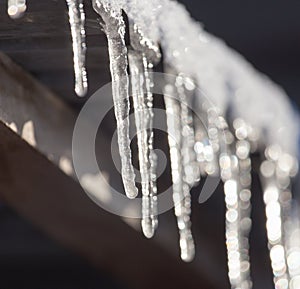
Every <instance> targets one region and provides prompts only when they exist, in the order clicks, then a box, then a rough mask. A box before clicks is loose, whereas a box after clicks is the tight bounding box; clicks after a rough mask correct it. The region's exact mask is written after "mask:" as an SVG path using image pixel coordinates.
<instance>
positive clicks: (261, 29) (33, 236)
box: [0, 0, 300, 289]
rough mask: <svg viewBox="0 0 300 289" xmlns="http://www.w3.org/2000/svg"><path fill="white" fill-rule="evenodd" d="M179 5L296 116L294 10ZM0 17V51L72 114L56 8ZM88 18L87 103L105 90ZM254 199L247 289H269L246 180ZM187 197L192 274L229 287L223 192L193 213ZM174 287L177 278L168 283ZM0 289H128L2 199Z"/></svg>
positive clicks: (66, 38)
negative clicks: (281, 94) (278, 93)
mask: <svg viewBox="0 0 300 289" xmlns="http://www.w3.org/2000/svg"><path fill="white" fill-rule="evenodd" d="M86 2H89V1H86ZM181 2H182V3H183V4H185V5H186V7H187V9H188V10H189V12H190V13H191V15H192V16H193V17H194V18H195V19H197V20H198V21H200V22H202V23H203V24H204V27H205V29H206V30H207V31H209V32H211V33H212V34H214V35H216V36H218V37H220V38H222V39H224V40H225V41H226V43H227V44H228V45H229V46H230V47H232V48H233V49H235V50H237V51H238V52H240V53H241V54H242V55H243V56H244V57H245V58H246V59H247V60H248V61H250V62H251V63H252V64H253V65H254V66H255V67H256V68H257V69H258V70H260V71H261V72H263V73H265V74H267V75H268V76H269V77H271V79H272V80H273V81H275V82H277V83H278V84H280V85H281V86H283V87H284V89H285V90H286V91H287V93H288V95H289V96H290V98H291V101H292V102H293V103H294V106H295V109H298V108H299V105H300V97H299V95H300V81H299V79H300V37H299V32H300V17H299V11H300V2H299V1H297V0H289V1H283V0H275V1H274V0H260V1H258V0H255V1H240V0H230V1H220V0H218V1H217V0H210V1H204V0H194V1H192V0H182V1H181ZM49 7H52V8H51V9H49ZM0 11H1V12H0V22H1V25H0V26H1V28H0V50H1V51H3V52H4V53H6V54H7V55H8V56H9V57H11V58H12V60H13V61H15V62H16V63H17V64H19V65H20V66H22V67H23V68H24V69H25V70H27V71H29V72H30V73H31V74H32V75H33V76H34V77H35V78H37V79H38V80H39V81H41V82H42V83H43V84H44V85H46V86H47V87H48V88H50V89H51V90H53V91H54V92H55V93H56V94H57V95H58V96H59V97H61V98H62V99H63V101H64V102H66V103H68V105H70V106H71V107H72V108H73V109H74V110H79V109H80V107H81V106H82V104H83V103H84V99H78V98H77V97H76V96H75V95H74V93H73V68H72V50H71V49H72V47H71V41H70V34H69V26H68V18H67V12H66V11H67V10H66V5H65V3H64V1H61V0H59V1H51V0H43V1H37V0H32V1H30V0H28V14H27V15H25V17H24V19H21V20H16V21H13V20H11V19H9V17H8V16H7V15H6V1H3V0H1V1H0ZM96 19H97V15H96V14H94V12H93V11H92V9H91V7H90V5H89V4H88V3H87V27H88V28H87V43H88V64H87V69H88V72H89V78H90V92H89V94H90V95H91V94H92V93H93V91H95V90H96V89H97V88H99V87H100V86H101V85H102V84H104V83H106V82H107V81H109V70H108V58H107V50H106V42H105V37H103V34H102V33H101V32H100V30H99V28H98V25H97V21H96ZM297 182H298V183H299V181H298V180H296V184H295V192H294V193H295V194H297V193H298V192H299V185H297ZM0 191H1V188H0ZM253 191H254V197H253V202H254V205H253V213H252V214H253V219H254V224H253V230H252V233H251V236H250V242H251V252H250V254H251V259H252V275H253V279H254V289H260V288H264V289H271V288H273V285H272V274H271V269H270V261H269V257H268V252H267V245H266V243H267V240H266V233H265V217H264V208H263V202H262V199H261V194H260V185H259V182H258V180H257V176H256V174H255V173H254V175H253ZM198 193H199V192H198ZM299 193H300V192H299ZM193 194H194V195H193V196H194V198H195V202H194V208H193V216H192V217H193V229H194V231H195V236H196V243H197V245H198V246H197V259H196V261H195V264H194V265H193V270H199V272H201V274H203V275H204V276H205V278H206V279H208V280H211V281H212V283H213V284H215V285H216V286H217V287H218V288H222V289H223V288H224V289H225V288H229V284H228V281H227V275H226V274H227V273H226V251H225V239H224V204H223V196H222V190H221V188H220V189H219V190H218V191H217V192H216V193H215V194H214V195H213V197H212V198H210V199H209V201H208V202H206V203H205V204H202V205H199V204H197V201H196V200H197V197H198V194H197V188H196V189H195V190H194V193H193ZM0 196H1V194H0ZM161 218H162V219H163V220H162V222H163V223H164V222H165V223H166V224H169V223H170V226H173V227H174V232H173V235H172V234H171V235H170V237H168V238H173V237H174V238H175V239H176V238H177V235H176V230H175V221H174V218H173V216H172V213H171V212H169V213H166V214H164V215H163V216H162V217H161ZM207 220H209V223H208V221H207ZM74 225H75V226H76V224H74ZM99 230H101V228H99ZM159 234H161V235H163V234H164V232H162V229H159V230H158V235H159ZM121 238H122V234H121V233H120V239H121ZM120 242H121V240H120ZM149 242H151V241H149ZM176 253H177V252H175V254H176ZM120 257H121V256H120ZM175 260H176V261H175V262H178V263H180V262H182V261H180V260H179V256H178V257H177V259H175ZM113 261H114V262H118V258H117V257H115V259H113ZM203 261H205V263H204V264H203ZM145 262H147V260H145ZM201 263H202V264H201ZM141 266H143V264H141ZM166 270H168V268H166ZM132 274H135V272H133V273H132ZM153 278H157V277H155V276H153ZM174 278H175V279H176V276H174ZM145 282H147V280H145ZM196 286H197V288H208V287H205V285H204V284H195V288H196ZM0 287H1V288H3V289H38V288H39V289H40V288H43V289H54V288H60V289H69V288H70V289H77V288H78V289H79V288H81V289H82V288H83V289H93V288H106V289H116V288H120V289H121V288H123V289H125V288H127V289H130V287H128V284H124V282H122V280H118V279H117V278H116V277H115V276H112V275H111V273H110V272H109V271H107V270H105V268H104V269H103V270H99V269H98V268H95V266H93V265H92V264H91V263H90V262H89V261H87V260H86V259H85V258H84V257H81V256H79V255H78V254H76V253H75V252H74V250H71V249H70V248H68V247H67V246H63V245H61V244H60V243H59V242H56V241H54V240H53V239H52V238H51V237H49V236H48V235H47V234H45V233H43V231H42V230H40V229H39V228H38V227H37V226H35V225H33V224H32V223H31V222H30V221H28V220H27V219H26V218H23V217H21V216H20V214H19V212H17V211H16V210H14V209H12V208H11V207H10V206H9V205H7V204H6V202H5V200H2V202H1V207H0ZM165 288H166V287H165Z"/></svg>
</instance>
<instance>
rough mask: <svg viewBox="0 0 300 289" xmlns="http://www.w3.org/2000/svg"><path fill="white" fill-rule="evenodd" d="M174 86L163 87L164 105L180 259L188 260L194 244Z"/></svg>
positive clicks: (193, 252) (177, 104)
mask: <svg viewBox="0 0 300 289" xmlns="http://www.w3.org/2000/svg"><path fill="white" fill-rule="evenodd" d="M174 94H176V90H175V88H174V87H173V86H172V85H171V84H167V85H166V87H165V96H164V100H165V106H166V114H167V129H168V140H169V146H170V159H171V172H172V180H173V201H174V206H175V215H176V217H177V224H178V229H179V236H180V249H181V258H182V260H184V261H186V262H189V261H191V260H192V259H193V258H194V255H195V245H194V240H193V237H192V232H191V220H190V214H191V195H190V188H189V185H188V184H187V183H186V182H185V181H184V168H183V164H182V155H181V144H182V134H181V121H180V118H179V117H178V115H180V104H179V103H178V101H177V100H176V99H174Z"/></svg>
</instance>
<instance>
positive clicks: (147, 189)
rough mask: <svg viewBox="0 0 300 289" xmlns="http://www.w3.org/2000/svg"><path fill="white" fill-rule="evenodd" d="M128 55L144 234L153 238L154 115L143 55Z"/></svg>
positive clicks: (135, 53) (154, 217)
mask: <svg viewBox="0 0 300 289" xmlns="http://www.w3.org/2000/svg"><path fill="white" fill-rule="evenodd" d="M128 56H129V67H130V74H131V87H132V96H133V105H134V115H135V123H136V128H137V141H138V152H139V164H140V173H141V183H142V229H143V232H144V235H145V236H146V237H147V238H151V237H153V235H154V230H155V227H156V212H153V209H154V208H153V198H154V195H153V184H154V183H155V180H154V183H153V179H152V166H151V158H152V157H153V156H151V153H153V151H151V150H152V149H153V146H152V141H153V136H152V135H150V136H149V135H148V131H147V130H148V127H149V122H152V115H151V114H150V111H149V110H148V108H147V95H146V94H147V93H146V91H145V85H146V83H145V81H146V79H145V74H144V62H143V56H141V55H140V54H139V53H137V52H135V51H130V52H129V54H128ZM151 134H152V132H151ZM149 141H150V146H149ZM154 214H155V215H154Z"/></svg>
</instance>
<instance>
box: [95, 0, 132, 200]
mask: <svg viewBox="0 0 300 289" xmlns="http://www.w3.org/2000/svg"><path fill="white" fill-rule="evenodd" d="M93 7H94V10H95V11H96V12H97V13H98V14H99V15H100V16H101V17H102V19H103V21H104V27H103V28H104V31H105V33H106V36H107V39H108V50H109V58H110V71H111V77H112V89H113V98H114V106H115V115H116V120H117V131H118V142H119V150H120V157H121V164H122V178H123V184H124V188H125V192H126V195H127V196H128V197H129V198H135V197H136V196H137V194H138V190H137V188H136V186H135V174H134V170H133V166H132V163H131V149H130V138H129V118H128V117H129V105H130V103H129V92H128V74H127V66H128V63H127V48H126V44H125V39H124V36H125V23H124V20H123V17H122V14H121V10H112V9H111V7H110V5H109V3H107V2H105V1H104V3H102V1H100V0H93Z"/></svg>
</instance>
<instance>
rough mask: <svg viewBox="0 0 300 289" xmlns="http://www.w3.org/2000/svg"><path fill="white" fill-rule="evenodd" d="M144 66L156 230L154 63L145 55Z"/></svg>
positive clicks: (151, 194) (151, 205)
mask: <svg viewBox="0 0 300 289" xmlns="http://www.w3.org/2000/svg"><path fill="white" fill-rule="evenodd" d="M143 64H144V77H145V90H146V107H147V119H148V130H147V137H148V149H149V160H150V210H151V211H150V214H151V218H152V222H153V225H154V227H155V228H157V226H158V217H157V214H158V204H157V185H156V179H157V175H156V169H157V155H156V153H155V152H154V132H153V119H154V113H153V93H152V86H153V77H152V74H151V73H152V72H153V71H152V69H153V63H152V62H149V61H148V59H147V57H146V56H145V55H143Z"/></svg>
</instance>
